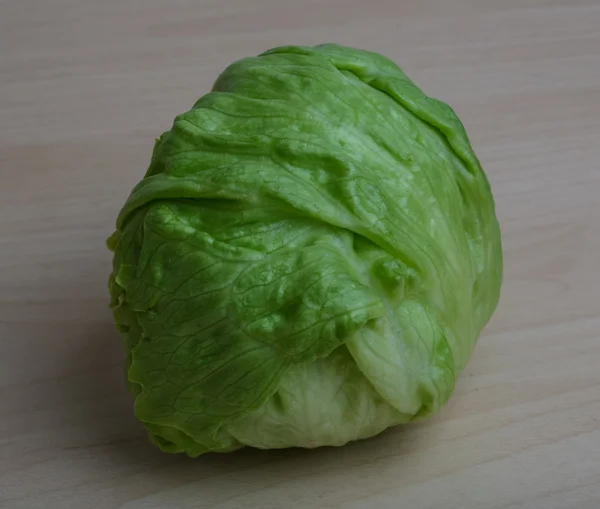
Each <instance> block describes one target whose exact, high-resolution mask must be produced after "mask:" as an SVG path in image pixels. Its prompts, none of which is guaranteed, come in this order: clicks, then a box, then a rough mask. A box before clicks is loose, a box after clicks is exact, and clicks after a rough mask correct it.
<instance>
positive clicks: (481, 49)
mask: <svg viewBox="0 0 600 509" xmlns="http://www.w3.org/2000/svg"><path fill="white" fill-rule="evenodd" d="M599 26H600V3H599V2H598V1H597V0H570V1H559V0H529V1H526V0H522V1H521V0H502V1H500V0H497V1H476V0H453V1H452V2H447V1H443V0H438V1H430V0H403V1H399V0H368V1H356V0H323V1H316V0H312V1H311V0H294V1H288V0H252V1H249V0H198V1H193V0H170V1H168V2H167V1H162V2H161V1H158V0H145V1H137V0H104V1H93V0H53V1H47V0H22V1H17V0H12V1H11V0H4V1H2V2H0V48H1V53H0V80H1V81H0V87H1V88H0V176H1V180H0V210H1V214H0V507H2V508H6V509H31V508H47V509H61V508H77V509H85V508H98V509H104V508H116V507H120V508H127V509H141V508H219V509H239V508H254V507H255V508H260V509H270V508H273V509H277V508H285V509H291V508H294V509H300V508H302V509H304V508H336V509H361V508H374V509H382V508H394V509H396V508H399V509H405V508H406V509H453V508H457V509H458V508H460V509H471V508H472V509H487V508H490V509H491V508H493V509H500V508H502V509H508V508H510V509H516V508H521V509H523V508H543V509H592V508H594V509H597V508H598V507H600V268H599V266H600V30H599V28H598V27H599ZM323 41H333V42H340V43H345V44H349V45H353V46H358V47H365V48H369V49H372V50H375V51H379V52H382V53H385V54H387V55H389V56H391V57H392V58H393V59H395V60H396V61H397V62H399V63H400V65H401V66H403V67H404V69H405V70H406V71H407V73H408V74H409V75H410V76H411V77H412V78H413V79H414V80H415V81H417V83H419V85H421V86H422V87H423V89H424V90H426V91H427V92H428V93H429V94H431V95H433V96H436V97H439V98H441V99H443V100H445V101H447V102H448V103H450V104H451V105H452V106H453V107H454V108H455V109H456V110H457V112H458V113H459V115H460V117H461V118H462V119H463V121H464V123H465V125H466V127H467V130H468V131H469V133H470V135H471V138H472V141H473V144H474V146H475V148H476V151H477V153H478V155H479V156H480V158H481V160H482V163H483V165H484V167H485V169H486V171H487V173H488V175H489V178H490V180H491V182H492V185H493V189H494V192H495V196H496V199H497V205H498V214H499V219H500V221H501V223H502V227H503V233H504V245H505V256H506V265H505V271H506V278H505V285H504V290H503V296H502V301H501V304H500V307H499V309H498V312H497V314H496V315H495V317H494V319H493V320H492V322H491V323H490V325H489V327H488V328H487V329H486V331H485V332H484V335H483V337H482V339H481V341H480V343H479V345H478V346H477V349H476V351H475V353H474V356H473V358H472V360H471V362H470V364H469V365H468V367H467V369H466V371H465V372H464V374H463V376H462V377H461V379H460V381H459V383H458V387H457V390H456V394H455V396H454V397H453V398H452V400H451V402H450V403H449V404H448V406H447V407H445V408H444V409H443V410H442V411H441V413H440V414H439V415H437V416H436V417H434V418H432V419H430V420H429V421H426V422H423V423H420V424H415V425H410V426H405V427H401V428H397V429H394V430H391V431H389V432H387V433H385V434H383V435H381V436H380V437H377V438H376V439H373V440H369V441H365V442H359V443H355V444H352V445H349V446H346V447H343V448H339V449H318V450H313V451H304V450H287V451H270V452H261V451H253V450H244V451H241V452H239V453H236V454H231V455H207V456H205V457H201V458H198V459H196V460H190V459H188V458H186V457H183V456H172V455H166V454H163V453H160V452H159V451H158V450H156V449H155V448H154V447H153V446H151V445H150V444H149V442H148V441H147V440H146V437H145V435H144V432H143V430H142V429H141V427H140V425H138V423H137V422H136V420H135V419H134V418H133V416H132V401H131V398H130V396H129V395H128V393H127V392H126V389H125V386H124V382H123V376H122V360H123V356H124V352H123V348H122V344H121V340H120V338H119V336H118V334H117V332H116V331H115V330H114V328H113V325H112V323H111V317H110V314H109V311H108V309H107V289H106V281H107V275H108V273H109V271H110V255H109V253H108V251H107V250H106V249H105V247H104V240H105V238H106V237H107V236H108V235H109V234H110V233H111V231H112V228H113V224H114V220H115V217H116V214H117V212H118V210H119V208H120V206H121V205H122V203H123V201H124V200H125V198H126V196H127V194H128V192H129V190H130V189H131V187H132V186H133V184H134V183H136V182H137V181H138V179H140V178H141V176H142V174H143V172H144V170H145V167H146V165H147V163H148V160H149V156H150V152H151V148H152V144H153V138H154V137H155V136H156V135H157V134H160V133H161V132H162V131H163V130H165V129H167V128H168V127H169V126H170V123H171V121H172V119H173V117H174V115H175V114H177V113H179V112H182V111H185V110H186V109H188V108H189V107H190V106H191V105H192V104H193V102H194V101H195V100H196V99H197V98H198V97H199V96H200V95H202V94H203V93H205V92H206V91H208V89H209V87H210V85H211V83H212V81H213V80H214V78H215V77H216V75H217V74H218V72H219V71H220V70H222V69H223V68H224V67H225V66H226V65H227V64H228V63H229V62H231V61H232V60H234V59H237V58H240V57H243V56H246V55H251V54H256V53H259V52H261V51H262V50H264V49H266V48H269V47H272V46H276V45H282V44H286V43H297V44H316V43H319V42H323Z"/></svg>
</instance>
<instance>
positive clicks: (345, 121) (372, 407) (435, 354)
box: [108, 44, 502, 456]
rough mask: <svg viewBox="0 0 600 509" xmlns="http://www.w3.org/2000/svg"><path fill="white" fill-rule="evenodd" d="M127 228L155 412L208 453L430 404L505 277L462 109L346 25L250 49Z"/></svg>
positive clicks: (408, 416)
mask: <svg viewBox="0 0 600 509" xmlns="http://www.w3.org/2000/svg"><path fill="white" fill-rule="evenodd" d="M108 245H109V247H110V249H112V250H113V251H114V262H113V271H112V274H111V276H110V282H109V287H110V295H111V306H112V309H113V313H114V318H115V321H116V324H117V327H118V329H119V330H120V332H121V333H122V335H123V337H124V339H125V345H126V349H127V361H126V373H127V380H128V384H129V387H130V389H131V391H132V393H133V395H134V397H135V406H134V408H135V415H136V416H137V417H138V418H139V420H140V421H142V422H143V424H144V425H145V427H146V428H147V430H148V433H149V435H150V438H151V440H152V441H153V442H154V443H155V444H156V445H158V446H159V447H160V448H161V449H163V450H164V451H169V452H185V453H187V454H188V455H190V456H197V455H199V454H202V453H205V452H208V451H217V452H227V451H233V450H235V449H238V448H240V447H243V446H252V447H258V448H282V447H293V446H299V447H316V446H321V445H342V444H344V443H346V442H348V441H350V440H356V439H361V438H366V437H370V436H373V435H376V434H377V433H379V432H381V431H382V430H384V429H386V428H388V427H390V426H393V425H397V424H400V423H404V422H407V421H411V420H414V419H416V418H421V417H425V416H428V415H430V414H431V413H432V412H435V411H436V410H437V409H439V408H440V406H441V405H443V404H444V403H445V402H446V401H447V399H448V398H449V396H450V395H451V393H452V390H453V388H454V385H455V381H456V378H457V376H458V375H459V373H460V372H461V370H462V369H463V368H464V366H465V364H466V363H467V360H468V358H469V355H470V354H471V352H472V350H473V348H474V345H475V343H476V341H477V338H478V336H479V334H480V332H481V330H482V328H483V327H484V325H485V324H486V322H487V321H488V320H489V318H490V316H491V314H492V312H493V311H494V308H495V307H496V304H497V301H498V297H499V292H500V284H501V278H502V254H501V244H500V233H499V227H498V223H497V221H496V217H495V213H494V202H493V199H492V195H491V192H490V187H489V184H488V181H487V180H486V177H485V175H484V173H483V171H482V169H481V167H480V164H479V162H478V160H477V158H476V156H475V155H474V153H473V151H472V149H471V146H470V144H469V141H468V139H467V135H466V133H465V130H464V128H463V126H462V124H461V122H460V121H459V119H458V118H457V117H456V115H455V114H454V112H453V111H452V110H451V109H450V108H449V107H448V106H447V105H446V104H444V103H442V102H440V101H437V100H435V99H432V98H429V97H427V96H426V95H424V94H423V92H421V90H420V89H419V88H417V87H416V86H415V84H414V83H413V82H412V81H411V80H410V79H409V78H407V76H406V75H405V74H404V73H403V72H402V70H401V69H400V68H399V67H398V66H396V65H395V64H394V63H393V62H391V61H390V60H388V59H387V58H385V57H383V56H381V55H378V54H375V53H371V52H366V51H360V50H356V49H351V48H347V47H343V46H338V45H332V44H326V45H321V46H316V47H298V46H288V47H281V48H276V49H273V50H271V51H267V52H266V53H264V54H262V55H260V56H258V57H254V58H247V59H244V60H241V61H238V62H235V63H234V64H232V65H231V66H230V67H228V68H227V69H226V70H225V71H224V72H223V73H222V74H221V75H220V76H219V78H218V79H217V81H216V83H215V84H214V87H213V89H212V91H211V92H210V93H208V94H207V95H205V96H204V97H202V98H201V99H200V100H198V102H197V103H196V104H195V105H194V106H193V107H192V109H191V110H190V111H188V112H187V113H184V114H182V115H179V116H178V117H176V119H175V121H174V124H173V126H172V128H171V130H170V131H168V132H166V133H164V134H163V135H162V136H161V137H160V139H158V140H157V141H156V145H155V147H154V153H153V155H152V160H151V162H150V166H149V168H148V170H147V172H146V175H145V176H144V178H143V179H142V180H141V182H140V183H139V184H138V185H137V186H136V187H135V188H134V189H133V191H132V192H131V194H130V196H129V198H128V199H127V201H126V203H125V205H124V206H123V209H122V210H121V213H120V215H119V216H118V220H117V228H116V231H115V233H114V234H113V235H112V236H111V238H110V239H109V241H108Z"/></svg>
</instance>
